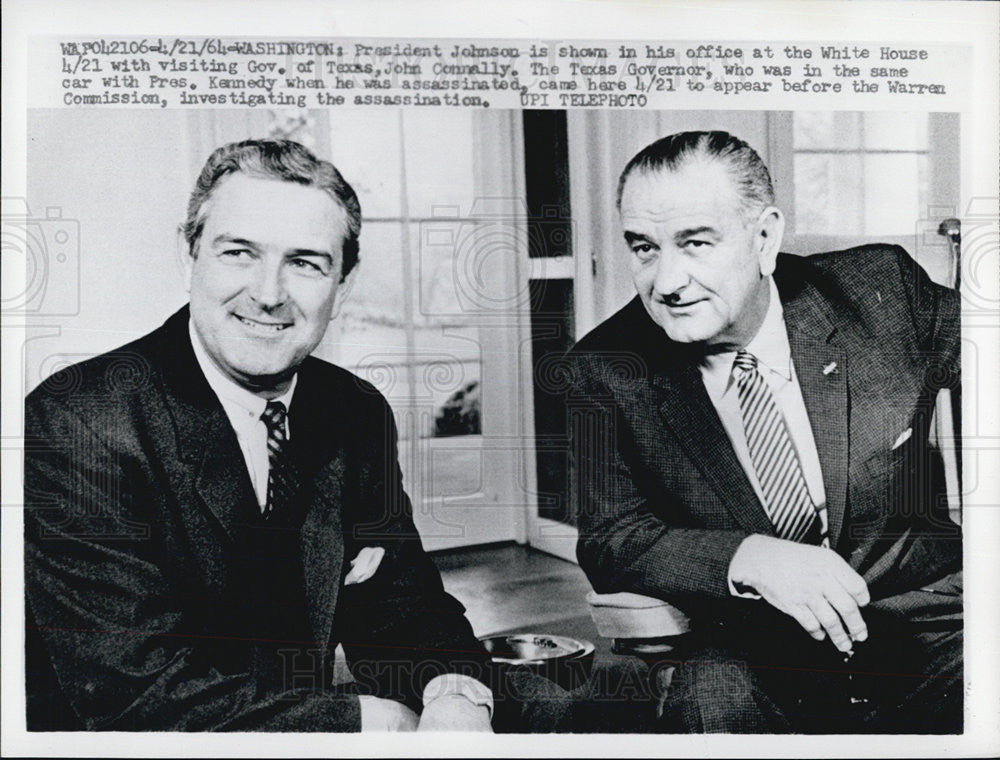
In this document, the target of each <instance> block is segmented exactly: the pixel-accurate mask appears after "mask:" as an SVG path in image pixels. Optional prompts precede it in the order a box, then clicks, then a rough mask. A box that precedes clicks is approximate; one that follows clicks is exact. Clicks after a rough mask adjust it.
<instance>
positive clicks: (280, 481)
mask: <svg viewBox="0 0 1000 760" xmlns="http://www.w3.org/2000/svg"><path fill="white" fill-rule="evenodd" d="M260 418H261V420H263V422H264V425H265V426H267V463H268V470H267V504H265V505H264V512H263V517H264V519H265V520H269V519H271V517H272V516H273V515H274V513H275V512H278V513H279V515H281V516H282V517H286V516H287V507H288V505H289V504H290V502H291V499H292V494H293V493H294V491H295V480H296V476H295V467H294V466H293V464H292V461H291V458H290V456H289V451H288V434H287V432H286V429H285V420H286V419H287V418H288V413H287V412H286V410H285V405H284V404H282V403H281V402H280V401H268V402H267V406H266V407H265V408H264V413H263V414H262V415H261V416H260Z"/></svg>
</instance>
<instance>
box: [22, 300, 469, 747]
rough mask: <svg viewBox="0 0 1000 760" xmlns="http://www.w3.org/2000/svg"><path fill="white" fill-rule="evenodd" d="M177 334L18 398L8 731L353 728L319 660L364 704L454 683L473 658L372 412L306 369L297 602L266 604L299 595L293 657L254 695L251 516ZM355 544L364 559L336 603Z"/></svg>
mask: <svg viewBox="0 0 1000 760" xmlns="http://www.w3.org/2000/svg"><path fill="white" fill-rule="evenodd" d="M187 322H188V310H187V308H186V307H185V308H184V309H182V310H181V311H179V312H178V313H177V314H175V315H174V316H173V317H171V318H170V320H168V321H167V322H166V323H165V324H164V325H163V326H162V327H161V328H159V329H157V330H156V331H154V332H153V333H151V334H149V335H147V336H145V337H143V338H141V339H140V340H138V341H136V342H134V343H131V344H129V345H127V346H124V347H123V348H121V349H119V350H117V351H114V352H111V353H109V354H106V355H103V356H100V357H97V358H95V359H92V360H89V361H86V362H83V363H81V364H78V365H75V366H73V367H70V368H68V369H66V370H63V371H61V372H59V373H57V374H55V375H53V376H52V377H51V378H49V379H48V380H46V381H45V382H44V383H43V384H42V385H41V386H39V387H38V388H37V389H36V390H35V391H33V392H32V393H31V394H30V395H29V397H28V399H27V402H26V423H25V426H26V429H25V441H26V443H25V446H26V452H27V453H26V457H25V589H26V600H27V617H28V627H27V638H28V642H27V650H28V666H27V668H28V672H27V691H28V712H29V729H32V728H34V729H46V728H70V727H74V726H75V727H78V728H84V727H85V728H87V729H91V730H144V729H154V730H208V729H235V730H256V729H267V730H295V731H346V730H358V728H359V725H360V724H359V709H358V701H357V697H356V696H352V695H350V694H345V693H342V692H338V691H336V690H334V689H329V688H327V686H328V683H329V675H330V671H331V669H332V668H331V666H332V660H333V656H332V655H333V648H334V647H335V646H336V644H337V642H338V641H342V642H343V643H344V646H345V649H346V651H347V653H348V659H349V661H350V663H351V665H352V671H353V672H354V675H355V678H356V680H357V681H358V682H359V683H360V684H361V690H362V691H364V690H370V691H371V692H373V693H375V694H376V695H380V696H388V697H395V698H400V699H404V700H410V701H413V700H417V699H419V695H420V693H421V691H422V689H423V686H424V684H426V682H427V681H428V680H430V679H431V678H432V677H434V676H435V675H436V674H438V673H441V672H451V671H455V670H460V669H466V670H470V669H471V670H472V671H474V670H475V667H474V666H478V664H480V663H482V662H484V657H485V654H484V652H483V650H482V648H481V646H480V644H479V643H478V641H477V640H476V638H475V637H474V635H473V633H472V630H471V628H470V626H469V624H468V622H467V621H466V620H465V618H464V616H463V608H462V606H461V604H459V602H458V601H457V600H455V599H454V598H453V597H451V596H449V595H448V594H446V593H445V592H444V590H443V588H442V585H441V580H440V577H439V575H438V572H437V570H436V569H435V567H434V565H433V564H432V562H431V560H430V559H429V557H428V556H427V555H426V554H425V553H424V552H423V550H422V547H421V545H420V539H419V537H418V536H417V533H416V530H415V528H414V526H413V522H412V518H411V507H410V503H409V500H408V499H407V496H406V494H405V493H404V491H403V486H402V478H401V475H400V471H399V467H398V464H397V461H396V458H397V454H396V428H395V424H394V421H393V417H392V413H391V410H390V409H389V407H388V405H387V404H386V402H385V400H384V399H383V398H382V396H381V395H380V394H379V393H378V392H377V391H376V390H375V388H374V387H373V386H371V385H370V384H368V383H366V382H365V381H363V380H361V379H359V378H357V377H355V376H354V375H352V374H350V373H349V372H346V371H345V370H343V369H340V368H338V367H335V366H332V365H330V364H327V363H325V362H322V361H319V360H317V359H315V358H309V359H307V360H306V361H305V363H303V365H302V366H301V368H300V369H299V374H298V377H299V379H298V385H297V387H296V390H295V395H294V397H293V400H292V404H291V408H290V410H289V419H290V426H291V431H292V438H291V443H292V445H293V447H294V450H295V451H296V452H297V453H298V457H299V463H300V468H301V470H302V473H303V479H304V483H303V491H302V499H303V510H304V518H303V520H302V526H301V532H300V534H297V542H298V547H299V552H298V553H299V554H300V556H301V568H300V570H297V571H296V572H297V573H298V577H299V578H300V582H299V585H301V586H303V587H302V588H298V589H295V588H290V589H288V590H287V596H288V600H289V605H290V609H293V608H294V600H295V599H297V598H298V599H303V593H304V602H305V604H304V605H302V606H303V608H304V610H305V613H306V614H305V615H303V616H301V617H302V620H303V628H305V629H306V630H304V631H300V630H296V629H295V628H294V626H293V625H292V623H291V622H290V623H289V626H290V628H291V630H290V631H289V634H288V638H289V639H290V640H289V641H288V642H278V643H277V645H276V646H272V655H273V654H274V652H273V649H275V648H278V649H280V648H282V646H284V645H286V644H287V650H288V651H286V652H285V655H289V656H291V655H294V657H293V659H289V660H287V662H288V663H290V664H288V665H287V667H285V670H284V672H283V673H282V674H281V677H280V678H279V681H280V683H279V684H278V685H277V686H276V685H275V683H274V681H273V678H272V680H271V681H268V680H267V679H265V678H262V677H261V673H260V672H258V671H259V669H260V668H263V667H264V665H263V664H262V662H261V657H260V652H261V646H260V642H255V641H254V640H253V639H254V636H253V623H252V621H250V620H248V619H247V618H246V616H245V614H244V613H245V608H246V606H247V605H246V604H245V600H246V598H247V597H248V596H249V597H250V598H251V599H252V597H253V594H254V593H255V590H254V589H253V588H247V586H246V584H247V579H246V578H245V577H242V575H241V572H240V571H239V568H241V567H242V566H243V565H241V560H242V559H244V558H242V557H240V556H238V555H239V552H240V551H241V549H240V547H239V545H238V543H237V540H236V537H237V534H238V532H239V525H240V521H241V520H242V519H243V515H246V514H249V512H247V510H256V500H255V497H254V494H253V490H252V486H251V484H250V480H249V476H248V474H247V469H246V465H245V463H244V460H243V457H242V454H241V452H240V449H239V445H238V443H237V439H236V435H235V433H234V431H233V429H232V427H231V425H230V423H229V421H228V419H227V417H226V415H225V412H224V411H223V409H222V406H221V405H220V403H219V401H218V399H217V398H216V396H215V395H214V393H213V392H212V390H211V389H210V387H209V385H208V383H207V381H206V380H205V378H204V375H203V374H202V372H201V370H200V368H199V367H198V364H197V361H196V359H195V356H194V352H193V350H192V348H191V344H190V340H189V337H188V328H187ZM363 546H382V547H384V548H385V549H386V555H385V558H384V560H383V561H382V563H381V565H380V567H379V568H378V571H377V572H376V574H375V576H374V577H373V578H371V579H370V580H368V581H366V582H365V583H362V584H359V585H350V586H344V584H343V578H344V575H346V571H347V569H348V568H347V562H348V561H349V560H350V559H351V558H352V557H354V556H355V555H356V554H357V552H358V551H359V549H360V548H361V547H363ZM293 548H294V544H293ZM292 617H293V616H291V615H290V621H291V619H292ZM279 654H280V653H279ZM270 667H271V668H272V670H273V668H274V663H273V662H272V663H271V664H270ZM473 675H476V673H475V672H473ZM70 706H71V708H72V709H71V710H70V709H69V707H70Z"/></svg>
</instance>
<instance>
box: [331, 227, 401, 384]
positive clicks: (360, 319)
mask: <svg viewBox="0 0 1000 760" xmlns="http://www.w3.org/2000/svg"><path fill="white" fill-rule="evenodd" d="M340 297H343V298H344V300H343V302H342V306H341V310H340V315H339V317H338V318H337V319H336V321H335V323H334V324H335V326H336V327H337V328H339V329H338V330H337V333H338V334H337V335H336V340H337V344H338V346H337V347H338V349H339V350H338V358H337V360H336V361H337V363H338V364H340V365H342V366H344V367H347V368H348V369H352V370H353V369H356V368H359V367H362V366H365V365H366V364H371V363H373V362H374V363H379V362H384V361H385V360H386V356H387V355H394V356H397V357H398V358H399V360H400V361H403V360H404V359H405V355H406V328H405V325H406V315H405V313H404V309H403V257H402V237H401V234H400V225H399V224H398V223H396V222H374V223H369V224H367V225H365V226H363V227H362V229H361V261H360V263H359V264H358V271H357V272H356V273H355V274H354V275H353V282H351V281H349V285H348V290H347V292H346V293H343V294H341V296H340ZM362 376H364V373H362ZM373 382H374V381H373ZM376 385H378V383H376ZM379 390H382V391H383V392H385V389H383V388H381V387H380V388H379Z"/></svg>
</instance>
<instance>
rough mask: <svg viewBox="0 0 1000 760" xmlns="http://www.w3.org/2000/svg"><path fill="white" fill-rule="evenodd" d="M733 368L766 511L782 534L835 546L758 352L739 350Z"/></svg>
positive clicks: (790, 537) (778, 534) (749, 445)
mask: <svg viewBox="0 0 1000 760" xmlns="http://www.w3.org/2000/svg"><path fill="white" fill-rule="evenodd" d="M733 374H734V376H735V377H736V382H737V385H738V388H739V397H740V412H741V413H742V415H743V429H744V430H745V431H746V435H747V448H748V449H749V450H750V459H751V460H752V461H753V466H754V469H755V470H756V471H757V480H758V481H759V482H760V490H761V493H762V494H763V496H764V511H765V512H767V516H768V517H769V518H770V520H771V522H772V523H773V525H774V531H775V533H776V534H777V536H778V537H779V538H785V539H788V540H789V541H804V542H807V543H814V544H822V545H823V546H829V539H828V538H827V535H826V525H825V522H826V521H825V520H824V519H823V515H822V514H821V512H820V511H819V510H817V509H816V506H815V505H814V504H813V501H812V498H811V497H810V496H809V488H808V487H807V486H806V480H805V476H804V475H803V474H802V464H801V463H800V462H799V457H798V455H797V454H796V453H795V447H794V446H793V445H792V439H791V436H790V435H789V433H788V427H787V426H786V425H785V420H784V418H783V417H782V416H781V412H780V411H779V410H778V406H777V404H776V403H775V401H774V395H773V394H772V393H771V389H770V387H768V384H767V381H766V380H764V377H763V375H761V374H760V372H759V371H758V369H757V357H755V356H754V355H753V354H751V353H749V352H747V351H740V352H738V353H737V354H736V361H735V362H733Z"/></svg>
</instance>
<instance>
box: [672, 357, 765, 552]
mask: <svg viewBox="0 0 1000 760" xmlns="http://www.w3.org/2000/svg"><path fill="white" fill-rule="evenodd" d="M674 353H675V355H679V356H681V357H683V359H682V360H681V361H679V362H677V364H676V365H673V367H672V368H670V369H666V370H664V371H658V372H654V374H653V382H654V385H656V386H657V387H658V388H659V389H660V391H661V393H662V394H663V395H662V400H661V403H660V413H661V414H662V416H663V420H664V421H665V423H666V424H667V426H668V427H669V428H670V429H671V430H672V431H673V433H674V435H675V436H676V437H677V440H678V442H679V443H680V444H681V446H682V447H683V448H684V450H685V452H686V453H687V455H688V456H689V457H690V459H691V461H693V462H694V463H695V465H696V466H697V467H698V469H699V470H700V471H701V473H702V474H703V475H704V476H705V478H706V480H708V482H709V483H710V484H711V485H712V487H713V488H714V489H715V491H716V493H717V494H718V495H719V499H720V501H721V502H722V503H723V504H725V505H726V507H727V508H728V509H729V511H730V512H731V513H732V515H733V518H734V519H735V520H736V522H738V523H739V524H740V526H741V527H742V528H743V529H744V530H746V531H749V532H750V533H764V534H767V535H774V526H773V525H772V524H771V521H770V520H769V519H768V518H767V515H766V514H765V512H764V508H763V507H762V506H761V503H760V501H759V500H758V499H757V494H756V493H755V492H754V490H753V486H752V485H751V484H750V481H749V480H748V479H747V475H746V472H744V470H743V467H742V466H741V465H740V462H739V460H738V459H737V458H736V453H735V452H734V451H733V446H732V443H731V442H730V441H729V436H728V435H726V431H725V428H723V426H722V422H721V421H720V420H719V415H718V413H717V412H716V411H715V407H714V406H712V401H711V399H709V397H708V392H707V391H706V390H705V385H704V383H703V382H702V379H701V373H700V372H699V370H698V367H697V365H696V364H695V362H694V361H693V359H692V358H691V357H690V356H689V354H688V352H687V351H685V350H683V349H681V350H680V351H678V350H677V349H676V348H675V349H674Z"/></svg>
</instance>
